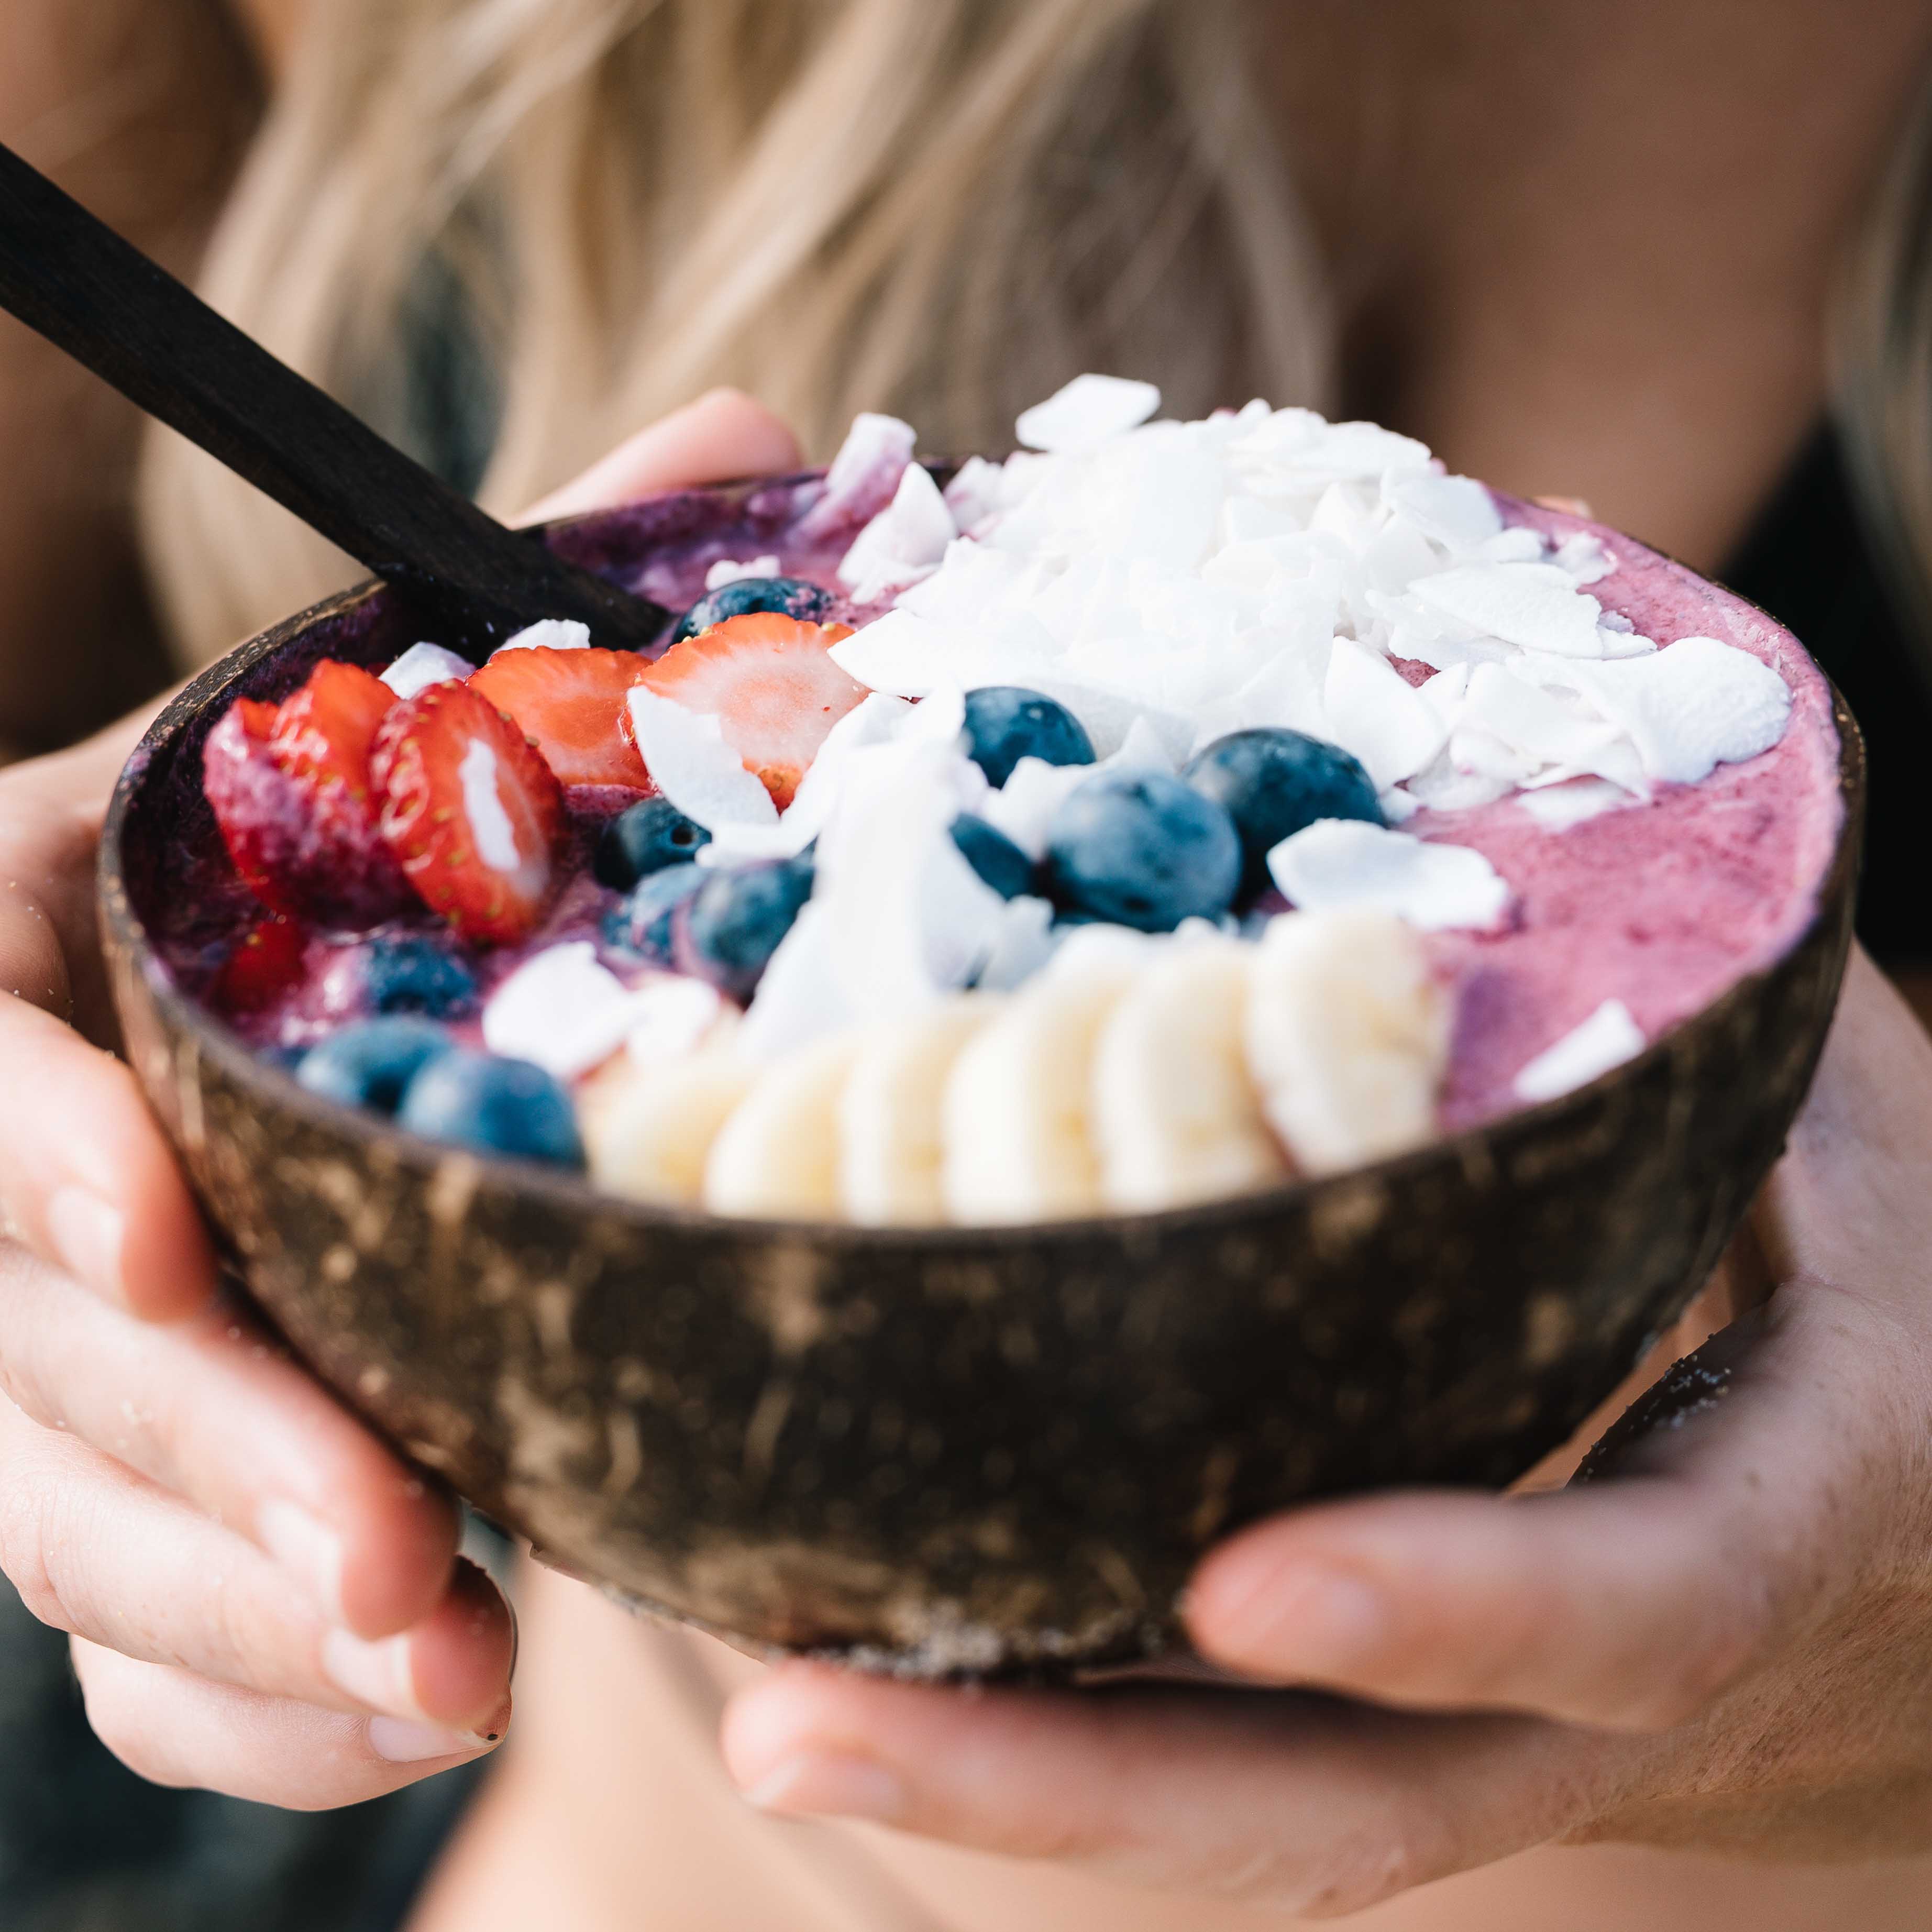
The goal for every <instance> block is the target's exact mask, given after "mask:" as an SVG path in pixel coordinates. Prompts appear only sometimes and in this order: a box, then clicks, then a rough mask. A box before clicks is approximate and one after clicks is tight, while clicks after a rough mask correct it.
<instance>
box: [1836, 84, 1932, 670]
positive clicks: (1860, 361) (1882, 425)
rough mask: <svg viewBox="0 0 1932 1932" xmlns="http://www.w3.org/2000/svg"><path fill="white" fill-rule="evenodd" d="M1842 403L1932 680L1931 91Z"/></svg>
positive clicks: (1854, 458)
mask: <svg viewBox="0 0 1932 1932" xmlns="http://www.w3.org/2000/svg"><path fill="white" fill-rule="evenodd" d="M1839 295H1840V299H1839V302H1838V314H1837V316H1836V318H1835V320H1836V328H1835V332H1834V340H1833V350H1834V361H1835V371H1834V374H1835V397H1834V401H1835V407H1836V412H1837V415H1838V422H1839V426H1840V431H1841V437H1842V439H1843V446H1844V449H1845V454H1846V464H1847V467H1848V469H1849V472H1850V475H1851V480H1852V487H1853V489H1854V490H1855V493H1856V495H1857V497H1858V508H1859V511H1860V513H1861V520H1862V523H1863V525H1864V529H1865V530H1866V532H1867V535H1868V536H1869V537H1870V540H1871V542H1872V545H1873V550H1875V552H1876V555H1877V558H1878V560H1879V565H1880V566H1881V568H1882V569H1883V571H1884V572H1885V577H1886V580H1887V583H1888V587H1889V588H1890V589H1891V592H1892V593H1893V595H1894V599H1895V601H1896V602H1897V605H1898V610H1899V614H1900V616H1901V618H1902V619H1903V620H1904V623H1903V628H1904V630H1905V632H1906V636H1907V637H1909V639H1910V640H1912V643H1913V644H1914V646H1915V652H1914V655H1915V661H1916V666H1917V669H1918V672H1919V674H1920V676H1921V679H1924V680H1926V681H1927V682H1928V684H1932V655H1928V652H1927V644H1928V641H1932V87H1928V88H1927V90H1926V91H1925V92H1924V95H1922V96H1921V100H1920V101H1919V104H1918V110H1917V111H1916V113H1915V114H1914V115H1913V116H1912V120H1911V121H1910V123H1909V125H1908V127H1907V128H1906V133H1905V136H1904V137H1903V139H1902V140H1901V142H1900V145H1899V148H1898V151H1897V154H1896V156H1895V157H1894V159H1893V161H1892V164H1891V167H1890V168H1889V169H1888V171H1887V172H1886V175H1885V178H1884V180H1883V181H1882V183H1881V184H1880V186H1879V192H1878V193H1877V195H1876V198H1875V199H1874V200H1873V203H1872V205H1871V208H1870V211H1869V212H1868V214H1867V219H1866V221H1865V224H1864V232H1863V234H1862V235H1861V237H1860V239H1859V241H1858V244H1857V245H1856V246H1855V248H1854V249H1853V251H1852V255H1851V257H1850V260H1849V263H1848V264H1847V268H1846V274H1845V275H1844V277H1843V280H1842V281H1841V285H1840V291H1839Z"/></svg>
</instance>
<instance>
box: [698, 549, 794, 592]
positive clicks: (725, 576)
mask: <svg viewBox="0 0 1932 1932" xmlns="http://www.w3.org/2000/svg"><path fill="white" fill-rule="evenodd" d="M781 562H783V559H781V558H779V557H775V556H760V557H754V558H753V559H752V560H751V562H749V563H734V562H733V561H732V560H731V559H730V558H729V557H728V556H721V557H720V558H719V559H718V561H717V562H715V563H714V564H713V565H712V566H711V568H709V570H707V571H706V572H705V573H704V587H705V589H706V590H722V589H724V586H725V585H727V583H743V582H745V580H746V579H747V578H749V577H775V576H777V575H778V570H779V567H780V565H781Z"/></svg>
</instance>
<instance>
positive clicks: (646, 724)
mask: <svg viewBox="0 0 1932 1932" xmlns="http://www.w3.org/2000/svg"><path fill="white" fill-rule="evenodd" d="M627 701H628V703H629V706H630V710H631V725H632V727H633V728H634V730H635V731H636V733H637V749H638V751H640V753H641V754H643V760H644V769H646V771H648V772H649V773H650V775H651V776H652V778H653V779H654V780H655V781H656V784H657V787H658V790H660V791H661V792H662V793H664V796H665V797H667V799H670V802H671V803H672V804H673V805H676V807H677V808H678V810H679V811H681V812H682V813H683V814H684V815H685V817H687V818H688V819H690V820H691V821H692V822H693V823H694V824H698V825H701V826H703V827H704V828H705V829H706V830H707V831H709V832H713V833H715V832H717V831H718V829H719V828H720V827H721V826H727V825H769V826H775V825H776V824H777V823H778V807H777V806H776V805H774V804H772V795H771V793H769V792H768V791H767V790H766V789H765V788H764V787H763V785H762V784H760V783H759V781H758V779H757V775H755V774H754V773H753V772H748V771H747V770H746V769H745V761H744V760H743V759H742V757H739V754H738V753H737V752H736V751H735V750H734V749H733V748H732V747H731V746H730V745H727V743H726V742H724V725H723V723H722V721H721V720H720V719H719V718H718V717H717V716H716V715H715V714H714V713H712V712H708V711H706V712H699V711H691V710H688V709H686V708H685V706H683V705H682V704H679V703H676V701H675V700H673V699H671V698H668V697H659V696H658V694H657V693H656V692H655V691H649V690H647V689H646V688H645V687H644V686H643V685H633V686H632V687H631V690H630V691H629V692H628V694H627Z"/></svg>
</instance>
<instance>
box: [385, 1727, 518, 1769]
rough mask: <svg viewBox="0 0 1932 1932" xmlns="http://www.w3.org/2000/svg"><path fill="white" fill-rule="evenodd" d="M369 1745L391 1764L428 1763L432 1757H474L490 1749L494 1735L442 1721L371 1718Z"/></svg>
mask: <svg viewBox="0 0 1932 1932" xmlns="http://www.w3.org/2000/svg"><path fill="white" fill-rule="evenodd" d="M368 1736H369V1748H370V1749H371V1751H374V1753H375V1754H376V1755H377V1757H380V1758H381V1759H382V1760H383V1761H384V1763H388V1764H425V1763H428V1761H429V1760H431V1758H437V1757H475V1754H477V1753H478V1751H487V1750H488V1749H489V1748H490V1745H492V1744H493V1742H495V1740H494V1739H490V1738H487V1737H481V1736H478V1735H477V1734H476V1733H475V1732H473V1731H446V1730H443V1727H441V1726H440V1725H438V1724H412V1723H410V1721H408V1720H407V1718H371V1719H370V1720H369V1731H368Z"/></svg>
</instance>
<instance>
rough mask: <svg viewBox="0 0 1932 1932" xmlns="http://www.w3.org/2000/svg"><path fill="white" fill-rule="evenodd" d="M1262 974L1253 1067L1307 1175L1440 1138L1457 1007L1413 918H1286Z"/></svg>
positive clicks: (1275, 924)
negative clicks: (1439, 1100) (1434, 972)
mask: <svg viewBox="0 0 1932 1932" xmlns="http://www.w3.org/2000/svg"><path fill="white" fill-rule="evenodd" d="M1251 970H1252V972H1253V980H1252V982H1251V987H1250V995H1249V1000H1248V1017H1247V1052H1248V1064H1249V1066H1250V1068H1251V1069H1252V1070H1253V1075H1254V1077H1255V1079H1256V1083H1257V1084H1258V1085H1259V1087H1260V1088H1261V1091H1262V1107H1263V1110H1264V1112H1265V1114H1266V1115H1267V1118H1268V1123H1269V1124H1270V1125H1271V1127H1273V1128H1274V1130H1275V1132H1276V1133H1277V1134H1279V1135H1280V1136H1281V1138H1282V1139H1283V1142H1285V1143H1286V1145H1287V1148H1288V1150H1289V1153H1290V1154H1292V1155H1293V1157H1294V1158H1295V1163H1296V1165H1297V1166H1298V1167H1300V1168H1301V1169H1302V1171H1303V1172H1305V1173H1308V1174H1333V1173H1335V1172H1337V1171H1338V1170H1340V1169H1343V1168H1349V1167H1356V1166H1361V1163H1364V1161H1371V1160H1382V1159H1384V1158H1385V1157H1387V1156H1388V1155H1390V1154H1400V1153H1403V1152H1404V1151H1406V1150H1407V1149H1409V1148H1413V1147H1419V1146H1421V1145H1422V1144H1423V1143H1424V1142H1425V1141H1427V1140H1429V1139H1431V1138H1432V1137H1433V1136H1434V1134H1435V1132H1436V1090H1437V1089H1438V1088H1439V1086H1440V1085H1441V1084H1442V1076H1443V1073H1444V1072H1445V1070H1446V1068H1447V1067H1448V1061H1449V1027H1450V1021H1451V1012H1450V1001H1449V1000H1448V997H1447V995H1445V993H1444V992H1443V991H1442V989H1441V988H1440V987H1439V986H1437V985H1436V983H1435V982H1434V980H1433V979H1431V977H1430V972H1429V962H1428V960H1427V957H1426V956H1425V955H1424V952H1423V949H1422V943H1421V941H1420V940H1419V939H1418V938H1417V937H1416V935H1415V933H1414V932H1412V930H1411V929H1409V927H1408V926H1406V925H1405V924H1404V923H1403V921H1402V920H1400V919H1397V917H1395V916H1394V914H1393V913H1385V912H1377V911H1373V910H1370V909H1369V908H1367V907H1338V908H1337V909H1336V910H1334V911H1332V912H1303V913H1286V914H1284V915H1283V916H1282V917H1281V918H1280V919H1275V920H1273V921H1272V922H1271V923H1270V925H1269V926H1268V931H1267V932H1266V933H1265V935H1263V937H1262V942H1261V944H1260V947H1259V949H1258V950H1256V954H1255V956H1254V960H1253V967H1252V969H1251Z"/></svg>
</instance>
